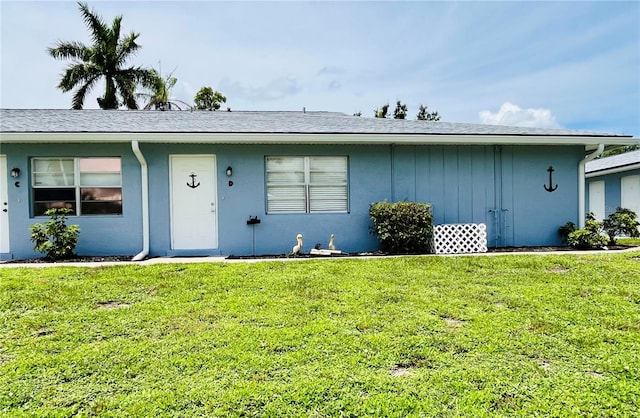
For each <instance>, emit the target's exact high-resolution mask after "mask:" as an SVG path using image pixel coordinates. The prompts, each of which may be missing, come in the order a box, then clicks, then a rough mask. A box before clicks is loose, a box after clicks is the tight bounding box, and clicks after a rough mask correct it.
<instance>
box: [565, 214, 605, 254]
mask: <svg viewBox="0 0 640 418" xmlns="http://www.w3.org/2000/svg"><path fill="white" fill-rule="evenodd" d="M566 226H567V224H565V227H566ZM574 226H575V225H574ZM561 229H562V228H561ZM607 242H609V239H608V238H607V236H606V235H604V234H603V229H602V222H598V221H596V218H595V216H594V215H593V213H589V214H588V215H587V222H586V224H585V227H584V228H583V229H576V230H574V231H572V232H571V233H569V235H568V236H567V244H569V246H571V247H574V248H578V249H581V250H588V249H591V248H602V247H603V246H605V245H607Z"/></svg>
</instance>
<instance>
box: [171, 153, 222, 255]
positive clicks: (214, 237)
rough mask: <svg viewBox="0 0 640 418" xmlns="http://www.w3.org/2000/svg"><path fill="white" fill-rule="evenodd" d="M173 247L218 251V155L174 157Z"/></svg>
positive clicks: (172, 195) (172, 171) (172, 184)
mask: <svg viewBox="0 0 640 418" xmlns="http://www.w3.org/2000/svg"><path fill="white" fill-rule="evenodd" d="M169 166H170V176H171V178H170V181H171V190H170V193H171V248H172V249H173V250H204V249H215V248H218V215H217V204H218V202H217V188H216V157H215V155H172V156H170V157H169Z"/></svg>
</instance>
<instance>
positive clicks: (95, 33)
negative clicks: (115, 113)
mask: <svg viewBox="0 0 640 418" xmlns="http://www.w3.org/2000/svg"><path fill="white" fill-rule="evenodd" d="M78 7H79V8H80V14H81V15H82V18H83V20H84V22H85V23H86V25H87V28H88V29H89V31H90V32H91V38H92V39H93V44H92V45H89V46H87V45H85V44H83V43H81V42H63V41H59V42H58V43H57V44H56V45H55V47H54V48H48V52H49V55H51V56H52V57H53V58H56V59H63V60H70V61H71V64H69V66H68V67H67V69H66V71H65V72H64V74H63V75H62V78H61V79H60V84H58V88H59V89H61V90H62V91H63V92H65V93H66V92H69V91H71V90H73V89H74V88H77V89H76V91H75V93H74V95H73V100H72V104H71V106H72V108H73V109H82V107H83V105H84V99H85V96H86V95H87V93H89V92H90V91H91V89H92V88H93V87H94V86H95V84H96V83H97V82H98V81H99V80H100V79H102V78H103V77H104V80H105V85H106V87H105V92H104V96H103V97H99V98H98V105H99V106H100V108H101V109H117V108H118V107H119V106H120V105H121V104H123V105H125V106H126V107H127V108H129V109H137V108H138V106H137V104H136V101H135V98H134V92H135V88H136V85H138V84H142V85H143V86H147V87H148V86H151V85H152V84H153V81H154V74H153V72H152V71H151V70H148V69H145V68H142V67H125V65H126V62H127V60H128V59H129V58H130V57H131V56H132V55H134V54H135V53H136V52H137V51H138V49H139V48H140V45H138V44H137V43H136V39H137V38H138V36H140V34H138V33H134V32H131V33H130V34H129V35H127V36H125V37H124V38H122V39H121V38H120V24H121V22H122V16H117V17H116V18H115V19H113V23H112V24H111V27H108V26H107V25H106V24H105V23H104V21H103V20H102V18H101V17H100V16H98V15H97V14H96V13H95V12H94V11H92V10H89V6H88V5H87V4H86V3H81V2H78Z"/></svg>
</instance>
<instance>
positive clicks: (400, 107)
mask: <svg viewBox="0 0 640 418" xmlns="http://www.w3.org/2000/svg"><path fill="white" fill-rule="evenodd" d="M405 116H407V105H406V104H403V103H402V102H401V101H400V100H398V102H397V103H396V108H395V109H394V110H393V118H394V119H404V118H405Z"/></svg>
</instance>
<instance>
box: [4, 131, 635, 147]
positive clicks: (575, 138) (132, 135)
mask: <svg viewBox="0 0 640 418" xmlns="http://www.w3.org/2000/svg"><path fill="white" fill-rule="evenodd" d="M134 140H135V141H138V142H140V143H185V144H189V143H194V144H197V143H209V144H364V145H374V144H382V145H385V144H386V145H390V144H397V145H428V144H470V145H486V144H494V145H598V144H605V145H621V146H622V145H637V144H640V139H638V138H633V137H631V136H595V135H585V136H581V135H505V134H499V135H495V134H493V135H491V134H420V133H411V134H388V133H365V134H348V133H195V132H160V133H157V132H2V133H0V143H5V144H10V143H22V144H26V143H123V142H131V141H134Z"/></svg>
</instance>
